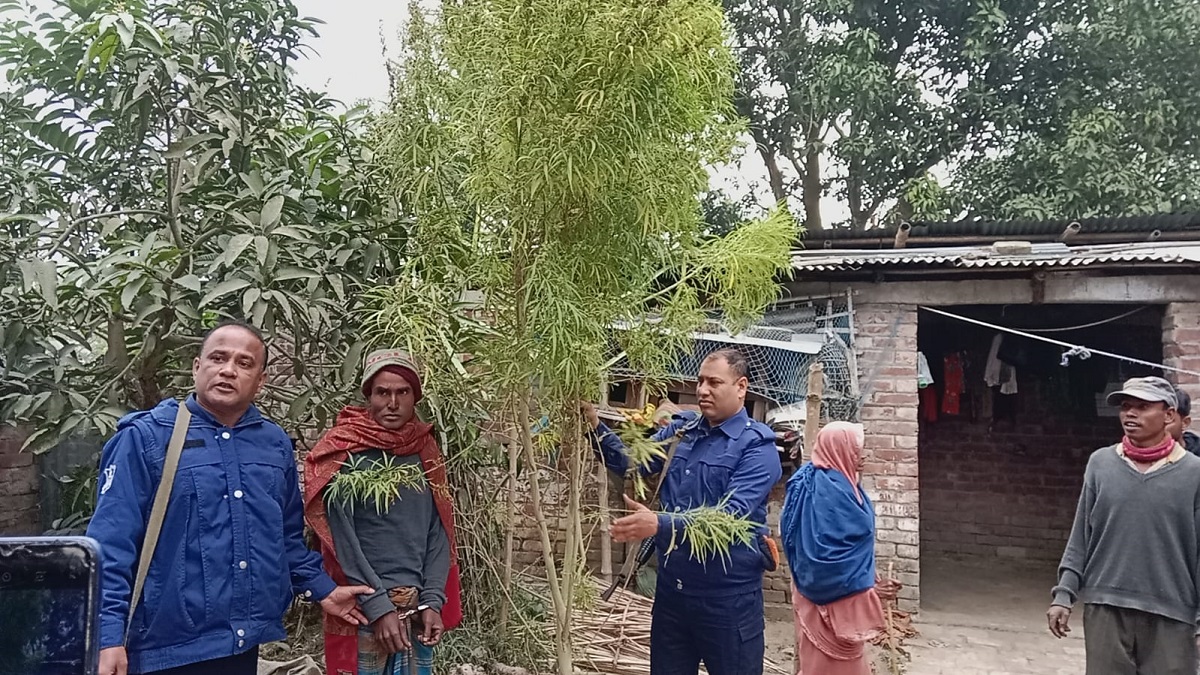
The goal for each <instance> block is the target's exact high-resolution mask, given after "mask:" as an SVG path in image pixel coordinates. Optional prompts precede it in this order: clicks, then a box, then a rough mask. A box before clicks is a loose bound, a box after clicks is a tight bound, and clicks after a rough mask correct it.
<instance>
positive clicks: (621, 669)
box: [571, 589, 789, 675]
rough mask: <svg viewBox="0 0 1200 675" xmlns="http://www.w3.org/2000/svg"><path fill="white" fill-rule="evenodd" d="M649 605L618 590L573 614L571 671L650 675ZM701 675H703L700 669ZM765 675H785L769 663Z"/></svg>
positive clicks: (786, 673)
mask: <svg viewBox="0 0 1200 675" xmlns="http://www.w3.org/2000/svg"><path fill="white" fill-rule="evenodd" d="M652 605H653V601H652V600H650V599H649V598H645V597H642V596H640V595H637V594H635V593H630V592H629V591H625V590H623V589H618V590H617V592H616V593H614V594H613V596H612V598H611V599H610V600H609V601H608V602H604V601H597V604H596V605H595V606H594V607H590V608H588V609H587V610H582V611H579V612H577V613H576V615H575V617H574V619H573V627H572V629H571V631H572V633H573V635H574V638H575V639H574V640H573V642H574V643H575V646H576V649H575V667H576V668H578V669H579V670H581V671H584V672H589V673H604V675H650V609H651V607H652ZM700 672H701V673H703V672H705V671H704V669H703V668H701V671H700ZM763 672H764V673H765V674H767V675H789V673H788V671H787V670H786V669H784V668H781V667H779V666H778V665H776V664H775V663H773V662H771V661H770V660H765V661H764V663H763Z"/></svg>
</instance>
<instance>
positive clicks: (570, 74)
mask: <svg viewBox="0 0 1200 675" xmlns="http://www.w3.org/2000/svg"><path fill="white" fill-rule="evenodd" d="M410 17H411V23H410V25H409V28H408V30H407V31H406V34H405V45H404V49H403V52H402V54H403V56H402V59H401V60H400V61H399V62H398V63H396V64H394V65H393V68H392V74H393V90H392V101H391V103H390V105H389V108H388V110H387V111H386V112H385V113H384V114H382V115H381V116H380V118H379V119H378V121H377V123H376V125H375V126H374V137H373V142H374V146H375V148H376V149H377V152H378V155H379V160H380V162H381V163H382V165H383V166H384V167H385V169H386V171H387V172H388V179H389V182H390V185H391V194H392V195H393V196H394V198H395V200H396V201H397V202H398V203H400V204H402V205H403V208H404V209H405V210H406V212H410V213H412V214H413V216H414V218H415V223H414V225H413V228H412V241H413V247H412V251H413V256H412V257H411V258H410V259H409V260H408V261H406V264H405V267H404V269H403V270H402V271H401V272H400V274H399V275H398V279H399V281H398V282H397V283H395V284H393V285H392V286H391V287H390V288H389V289H386V290H383V291H379V292H377V293H375V294H374V295H373V297H374V299H375V300H376V301H378V305H377V306H376V310H375V312H374V316H371V317H369V318H368V321H367V323H368V325H369V326H370V327H371V328H370V331H371V333H372V336H371V337H372V339H374V340H377V341H380V342H386V343H392V344H410V345H412V346H413V347H415V349H413V351H414V353H416V354H417V355H418V357H419V358H420V359H422V361H423V362H426V363H434V364H439V365H437V366H436V370H438V371H440V372H439V374H434V375H433V377H434V379H435V380H436V379H442V378H444V379H445V381H447V382H449V381H458V382H459V383H460V384H461V385H463V386H462V388H461V390H460V392H459V393H457V394H453V393H452V394H450V396H458V397H461V396H467V397H470V398H472V399H474V400H476V401H483V402H484V405H485V406H487V407H488V408H489V409H490V412H492V413H499V412H500V411H503V412H504V418H505V424H504V426H505V428H509V429H515V430H516V432H515V433H516V434H517V435H518V436H519V438H517V439H514V442H516V443H518V444H519V446H520V447H521V449H522V451H523V455H524V456H523V459H524V465H525V468H526V469H529V468H530V466H529V465H530V464H532V463H533V462H535V461H537V457H538V456H539V455H538V454H537V451H538V447H537V442H536V441H535V439H534V438H533V437H532V435H531V434H530V433H528V429H529V428H530V427H531V426H532V425H533V424H534V421H535V420H537V419H538V418H540V417H542V416H543V415H545V416H546V417H547V418H548V419H549V420H550V423H551V426H552V428H551V429H550V431H549V433H548V435H547V436H545V437H546V438H550V437H556V438H558V439H560V442H561V445H560V449H561V452H562V457H563V460H562V463H563V464H565V466H566V469H565V472H566V476H567V481H568V485H569V494H568V495H567V503H566V505H565V507H566V508H565V520H566V521H567V532H566V540H567V546H566V553H565V554H564V555H563V556H562V557H561V560H560V559H556V558H555V557H554V555H553V553H552V551H547V552H545V554H544V559H543V562H544V564H545V567H546V569H547V580H548V582H549V584H548V590H549V593H550V595H551V600H552V603H551V605H552V609H553V612H552V614H553V617H554V621H555V627H556V630H555V633H556V635H557V636H558V637H557V639H558V641H559V642H558V645H557V646H558V650H557V652H558V654H557V656H558V663H559V668H560V670H562V671H563V672H564V673H565V672H566V671H568V670H569V669H570V667H571V666H570V663H571V658H570V644H569V635H570V630H569V626H570V614H571V608H572V607H573V606H574V597H575V592H576V589H577V588H580V586H579V585H577V584H576V581H575V577H576V575H577V570H578V569H580V567H581V565H580V560H581V555H582V550H583V543H584V537H585V533H584V531H583V525H582V517H581V515H580V511H581V510H582V506H581V504H580V495H581V492H582V486H583V482H584V480H585V472H584V461H583V457H584V456H585V452H586V449H585V444H584V441H583V439H582V435H581V423H580V422H581V421H580V418H579V414H578V406H577V401H578V400H580V399H582V398H585V397H590V396H591V395H592V394H593V393H594V392H595V391H596V390H597V388H598V386H599V383H600V381H601V376H602V370H603V367H604V364H605V362H606V360H607V358H608V357H609V356H610V354H609V349H610V344H611V341H612V339H613V337H614V333H616V335H615V337H616V338H617V341H618V342H619V343H621V347H622V348H623V349H624V350H625V351H626V352H627V354H628V357H629V360H630V362H631V364H632V365H633V366H634V367H638V368H642V369H643V370H647V371H649V372H652V373H663V372H665V371H666V367H667V366H668V365H670V363H671V362H672V361H673V360H674V359H675V358H676V357H677V356H678V354H679V350H680V348H682V347H683V346H684V345H687V344H689V332H690V331H691V330H692V329H694V328H695V327H697V326H698V325H699V324H700V323H701V322H702V321H703V320H704V319H705V318H706V314H705V310H712V309H723V310H725V311H726V317H727V319H728V320H729V321H730V323H731V324H734V325H740V324H744V323H745V322H747V321H748V320H749V319H750V318H751V317H752V316H753V315H755V314H756V313H758V312H761V311H762V308H763V306H765V305H766V304H767V303H768V302H769V301H770V300H773V299H774V298H775V297H776V295H777V293H778V287H777V286H776V285H775V276H776V275H777V274H779V273H781V272H783V271H784V270H785V269H787V263H788V251H789V248H790V246H791V244H792V242H793V240H794V239H795V236H796V226H795V223H794V221H793V220H792V219H791V218H790V217H789V216H788V215H787V214H786V212H779V213H776V214H773V216H772V217H770V218H767V219H764V220H763V221H759V222H754V223H748V224H746V225H743V226H741V227H739V228H737V229H736V230H734V232H733V234H732V235H730V236H727V237H725V238H716V237H712V236H709V235H706V234H705V233H704V229H705V225H704V222H703V220H702V219H701V211H700V208H699V204H698V203H697V195H698V194H700V193H702V192H703V191H705V190H706V188H707V183H708V176H707V173H706V170H705V166H706V165H708V164H711V163H715V162H719V161H723V160H725V159H726V158H727V157H728V155H729V153H730V151H731V149H732V148H733V145H734V142H735V139H736V138H737V135H738V133H739V131H740V129H739V125H738V124H737V121H736V119H735V117H736V114H735V111H734V110H733V109H732V107H731V105H730V101H731V98H732V94H733V75H734V71H735V62H734V60H733V58H732V56H731V53H730V51H729V50H728V48H727V46H726V40H727V35H726V33H725V22H724V18H723V16H722V13H721V11H720V8H719V7H718V6H717V5H715V4H713V3H712V2H710V1H709V0H664V1H663V2H658V3H650V4H639V3H632V4H631V3H626V2H580V1H579V0H534V1H533V2H527V1H526V0H521V1H517V0H468V1H467V2H462V3H445V4H444V5H442V6H441V8H440V10H439V11H437V12H433V13H430V12H427V11H426V10H424V9H423V8H421V7H420V6H418V5H416V4H414V5H412V6H411V7H410ZM439 298H441V299H442V300H444V301H448V302H444V303H443V304H444V305H445V306H446V309H443V310H441V311H439V312H435V313H433V314H430V315H429V317H435V319H428V318H414V317H415V316H419V315H421V314H423V311H422V308H431V307H432V306H433V305H435V304H437V300H438V299H439ZM466 298H476V299H477V300H478V304H477V306H475V307H473V308H472V310H471V311H473V312H475V313H476V318H477V319H479V320H480V324H481V325H478V326H465V325H463V324H462V323H461V322H457V323H452V322H454V321H455V320H454V319H452V318H451V317H452V316H454V315H456V314H461V312H462V310H463V309H466V308H458V309H454V308H455V307H456V306H458V304H459V303H461V302H463V300H464V299H466ZM617 325H622V326H623V327H624V330H620V331H614V330H613V329H614V327H615V326H617ZM409 328H413V329H415V331H414V332H415V337H410V336H409V335H407V334H406V332H405V331H406V330H407V329H409ZM447 329H448V330H449V332H451V333H453V334H455V335H456V336H457V337H462V338H465V339H466V343H467V345H468V346H461V345H459V344H458V343H455V342H449V343H447V342H446V341H445V340H442V339H441V338H440V337H439V336H440V335H442V334H444V332H445V331H446V330H447ZM449 345H453V347H450V346H449ZM455 350H460V351H468V350H469V353H470V354H471V355H472V359H471V361H470V362H469V363H467V364H462V363H461V359H459V360H458V361H455V360H454V359H453V358H450V355H451V354H453V353H454V352H455ZM431 370H432V369H431ZM462 371H466V374H464V373H463V372H462ZM468 383H469V385H470V388H467V386H466V385H467V384H468ZM442 386H443V385H439V389H442ZM443 391H444V389H443ZM449 400H451V399H450V398H447V399H445V400H444V401H449ZM493 459H494V458H493ZM525 475H526V476H527V477H528V478H529V480H530V482H531V492H532V493H533V495H538V494H540V492H539V489H540V488H539V483H538V477H537V472H536V471H526V473H525ZM509 478H510V481H514V480H515V477H513V476H510V477H509ZM510 489H515V488H514V487H513V484H512V483H510ZM539 508H540V507H539V506H538V505H537V502H535V506H534V509H535V512H536V513H535V518H536V520H537V521H538V524H539V527H540V528H542V530H543V533H545V532H546V528H547V527H548V525H547V522H548V520H547V518H548V517H549V516H548V515H547V514H546V513H545V511H544V509H542V510H539ZM560 570H561V573H560ZM503 602H510V600H509V599H505V600H504V601H503Z"/></svg>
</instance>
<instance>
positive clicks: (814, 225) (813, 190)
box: [802, 125, 823, 232]
mask: <svg viewBox="0 0 1200 675" xmlns="http://www.w3.org/2000/svg"><path fill="white" fill-rule="evenodd" d="M802 181H803V183H802V188H803V190H804V229H805V230H807V231H809V232H816V231H818V230H820V229H822V225H823V223H822V222H821V139H819V138H817V128H816V127H815V126H812V125H810V126H809V127H808V129H807V130H806V133H805V143H804V176H803V177H802Z"/></svg>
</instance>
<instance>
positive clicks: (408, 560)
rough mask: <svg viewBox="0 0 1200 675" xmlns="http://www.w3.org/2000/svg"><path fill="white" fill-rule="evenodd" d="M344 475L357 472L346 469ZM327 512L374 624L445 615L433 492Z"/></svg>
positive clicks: (445, 555) (369, 453) (446, 552)
mask: <svg viewBox="0 0 1200 675" xmlns="http://www.w3.org/2000/svg"><path fill="white" fill-rule="evenodd" d="M357 454H358V455H359V456H361V457H362V460H360V461H362V462H363V465H364V466H370V465H371V464H374V463H375V462H377V461H379V460H381V459H383V456H384V453H383V451H382V450H365V451H363V452H361V453H357ZM392 461H393V462H395V463H397V464H415V463H419V462H420V459H419V458H418V457H417V456H416V455H413V456H411V457H396V458H394V459H393V460H392ZM1197 461H1200V460H1197ZM341 470H342V471H343V472H346V471H350V470H351V469H350V467H348V466H344V467H342V469H341ZM327 509H328V513H329V529H330V531H331V533H332V534H333V546H334V549H335V550H336V551H337V557H338V563H339V564H340V565H341V566H342V570H343V571H344V572H345V573H346V578H348V579H349V580H350V581H351V582H353V583H356V584H365V585H367V586H370V587H371V588H374V589H375V593H373V594H371V595H365V596H360V598H359V601H360V603H361V604H362V608H363V614H366V615H367V619H369V620H370V621H371V622H372V623H374V621H375V620H376V619H378V618H379V617H381V616H383V615H384V614H386V613H388V612H390V611H392V610H393V609H394V607H393V606H392V601H391V600H390V599H389V598H388V595H387V591H388V589H390V588H396V587H399V586H414V587H416V588H418V589H420V596H419V597H420V599H419V602H420V603H421V604H423V605H429V606H430V607H432V608H433V609H436V610H438V611H439V612H440V611H441V609H442V605H444V604H445V603H446V578H447V577H448V576H449V574H450V540H449V538H448V537H447V536H446V530H445V528H443V527H442V520H441V518H440V517H439V516H438V511H437V508H436V507H435V506H434V504H433V494H432V493H431V492H430V491H429V488H428V487H425V488H423V489H421V490H413V489H411V488H406V487H402V488H401V489H400V498H399V499H397V500H396V501H395V502H393V503H392V505H391V507H390V508H389V509H388V510H387V511H385V512H384V513H382V514H380V513H377V512H376V510H375V506H374V504H356V505H355V506H354V508H352V509H351V508H347V507H345V506H343V505H342V504H340V503H333V504H328V505H327Z"/></svg>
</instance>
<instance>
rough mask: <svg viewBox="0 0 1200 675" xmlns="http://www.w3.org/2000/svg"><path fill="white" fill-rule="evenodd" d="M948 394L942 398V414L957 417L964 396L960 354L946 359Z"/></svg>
mask: <svg viewBox="0 0 1200 675" xmlns="http://www.w3.org/2000/svg"><path fill="white" fill-rule="evenodd" d="M945 368H946V370H945V373H944V374H943V377H944V378H945V385H946V392H945V394H944V395H943V396H942V412H943V413H945V414H947V415H957V414H958V413H959V410H960V403H961V400H962V394H963V385H964V381H963V364H962V357H961V356H960V355H958V354H947V355H946V359H945Z"/></svg>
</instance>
